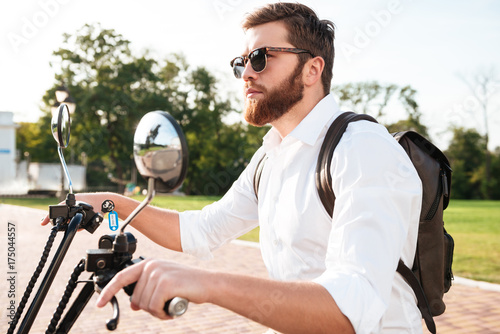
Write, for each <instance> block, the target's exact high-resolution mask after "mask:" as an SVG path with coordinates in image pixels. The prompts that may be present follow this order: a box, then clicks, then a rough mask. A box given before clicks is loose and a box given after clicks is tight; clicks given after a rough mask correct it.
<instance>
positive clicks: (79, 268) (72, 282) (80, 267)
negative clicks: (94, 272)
mask: <svg viewBox="0 0 500 334" xmlns="http://www.w3.org/2000/svg"><path fill="white" fill-rule="evenodd" d="M84 270H85V259H81V260H80V262H78V264H77V265H76V266H75V269H73V273H72V274H71V277H70V279H69V281H68V284H67V285H66V290H65V291H64V293H63V296H62V297H61V300H60V301H59V305H58V306H57V309H56V311H55V312H54V315H53V316H52V319H51V320H50V323H49V326H48V327H47V330H46V331H45V334H52V333H55V332H56V326H57V323H58V322H59V320H61V316H62V314H63V312H64V309H65V308H66V305H67V304H68V302H69V299H70V298H71V295H72V294H73V291H74V290H75V288H76V285H77V281H78V277H79V276H80V274H81V273H82V272H83V271H84Z"/></svg>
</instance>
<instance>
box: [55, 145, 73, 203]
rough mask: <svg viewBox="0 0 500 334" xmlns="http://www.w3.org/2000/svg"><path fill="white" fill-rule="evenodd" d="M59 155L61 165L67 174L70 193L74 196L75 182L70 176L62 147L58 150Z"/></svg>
mask: <svg viewBox="0 0 500 334" xmlns="http://www.w3.org/2000/svg"><path fill="white" fill-rule="evenodd" d="M57 153H59V159H60V160H61V164H62V166H63V168H64V174H66V179H67V180H68V185H69V193H70V194H72V193H73V182H71V177H70V176H69V170H68V166H67V165H66V160H64V155H63V151H62V147H61V146H59V147H58V148H57Z"/></svg>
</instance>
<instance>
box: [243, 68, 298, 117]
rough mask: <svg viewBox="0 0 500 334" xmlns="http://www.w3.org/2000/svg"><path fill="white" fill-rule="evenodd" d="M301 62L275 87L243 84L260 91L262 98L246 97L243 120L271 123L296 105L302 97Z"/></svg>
mask: <svg viewBox="0 0 500 334" xmlns="http://www.w3.org/2000/svg"><path fill="white" fill-rule="evenodd" d="M303 68H304V66H303V64H300V63H299V64H298V65H297V67H296V68H295V71H294V72H293V73H292V74H291V75H290V76H289V77H287V78H286V79H285V80H283V82H282V83H281V84H280V85H279V86H278V87H276V88H274V89H272V90H270V91H266V89H265V88H264V87H261V86H259V85H248V82H247V84H245V88H248V87H249V86H250V87H253V88H255V89H257V90H259V91H261V92H262V93H264V98H262V99H261V100H260V101H259V100H256V99H246V101H245V120H246V121H247V122H248V123H250V124H252V125H255V126H263V125H266V124H268V123H271V122H273V121H275V120H277V119H278V118H280V117H281V116H283V115H284V114H286V113H287V112H288V111H290V109H291V108H292V107H293V106H294V105H296V104H297V103H298V102H299V101H300V100H302V98H303V97H304V84H303V83H302V76H301V74H302V69H303Z"/></svg>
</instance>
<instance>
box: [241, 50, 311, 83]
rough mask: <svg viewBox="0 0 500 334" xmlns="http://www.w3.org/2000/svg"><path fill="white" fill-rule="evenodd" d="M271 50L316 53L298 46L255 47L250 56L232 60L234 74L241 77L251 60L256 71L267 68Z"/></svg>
mask: <svg viewBox="0 0 500 334" xmlns="http://www.w3.org/2000/svg"><path fill="white" fill-rule="evenodd" d="M269 51H275V52H291V53H296V54H299V53H309V54H310V55H311V56H312V57H314V55H313V54H312V53H311V51H307V50H303V49H296V48H273V47H267V48H259V49H255V50H253V51H252V52H250V53H249V54H248V56H244V57H236V58H234V59H233V60H231V67H232V68H233V73H234V76H235V77H236V78H237V79H241V77H242V75H243V71H244V70H245V66H246V64H247V63H248V61H250V65H251V66H252V69H253V70H254V71H255V72H256V73H260V72H262V71H264V70H265V69H266V66H267V54H268V52H269Z"/></svg>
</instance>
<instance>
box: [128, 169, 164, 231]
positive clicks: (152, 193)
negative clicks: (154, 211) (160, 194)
mask: <svg viewBox="0 0 500 334" xmlns="http://www.w3.org/2000/svg"><path fill="white" fill-rule="evenodd" d="M154 196H155V179H154V178H152V177H150V178H149V179H148V194H147V195H146V198H145V199H144V201H142V202H141V204H139V206H138V207H137V208H135V210H134V211H133V212H132V213H131V214H130V215H129V216H128V217H127V219H125V221H124V222H123V226H122V228H121V230H120V234H123V233H124V231H125V227H127V225H128V224H129V223H130V222H131V221H132V219H134V218H135V216H137V215H138V214H139V212H141V211H142V209H144V208H145V207H146V205H148V204H149V203H150V202H151V200H152V199H153V197H154Z"/></svg>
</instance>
